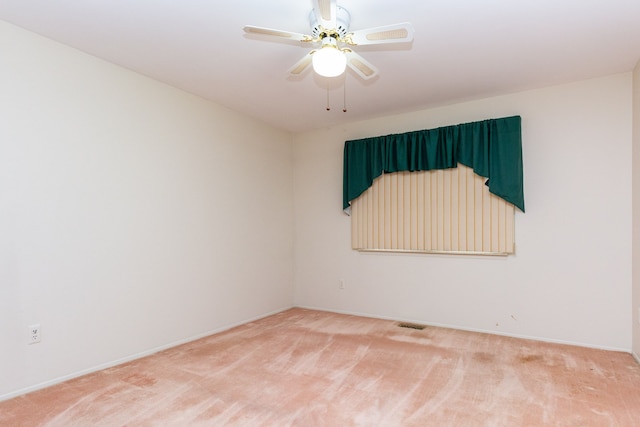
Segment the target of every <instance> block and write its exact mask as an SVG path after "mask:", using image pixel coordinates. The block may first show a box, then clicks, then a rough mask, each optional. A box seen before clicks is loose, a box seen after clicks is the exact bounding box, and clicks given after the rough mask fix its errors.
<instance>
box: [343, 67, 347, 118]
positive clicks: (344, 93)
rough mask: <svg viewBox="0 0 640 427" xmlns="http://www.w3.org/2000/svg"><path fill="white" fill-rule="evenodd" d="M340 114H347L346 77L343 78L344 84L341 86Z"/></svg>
mask: <svg viewBox="0 0 640 427" xmlns="http://www.w3.org/2000/svg"><path fill="white" fill-rule="evenodd" d="M342 112H343V113H346V112H347V76H344V83H343V84H342Z"/></svg>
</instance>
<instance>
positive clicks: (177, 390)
mask: <svg viewBox="0 0 640 427" xmlns="http://www.w3.org/2000/svg"><path fill="white" fill-rule="evenodd" d="M0 425H1V426H64V427H70V426H83V427H84V426H227V425H229V426H252V427H253V426H305V427H307V426H385V427H387V426H438V427H441V426H455V427H461V426H630V427H631V426H640V366H639V365H638V364H637V363H636V362H635V360H633V358H632V356H631V355H629V354H626V353H617V352H609V351H603V350H594V349H587V348H581V347H572V346H566V345H557V344H549V343H542V342H537V341H529V340H521V339H515V338H507V337H501V336H496V335H488V334H479V333H472V332H464V331H459V330H454V329H444V328H435V327H427V328H426V329H424V330H416V329H407V328H401V327H399V326H398V324H397V323H396V322H392V321H386V320H377V319H369V318H361V317H354V316H346V315H340V314H334V313H326V312H319V311H312V310H304V309H291V310H288V311H286V312H283V313H280V314H277V315H274V316H271V317H268V318H265V319H262V320H259V321H256V322H252V323H249V324H246V325H243V326H240V327H237V328H234V329H232V330H229V331H227V332H224V333H221V334H217V335H213V336H211V337H207V338H204V339H201V340H198V341H195V342H192V343H189V344H186V345H183V346H180V347H176V348H173V349H170V350H167V351H164V352H161V353H158V354H156V355H153V356H150V357H147V358H144V359H140V360H137V361H134V362H131V363H127V364H124V365H121V366H117V367H114V368H111V369H107V370H105V371H101V372H97V373H95V374H91V375H87V376H84V377H82V378H78V379H75V380H72V381H68V382H66V383H63V384H59V385H56V386H53V387H50V388H48V389H45V390H41V391H37V392H34V393H30V394H28V395H25V396H20V397H17V398H14V399H11V400H8V401H5V402H0Z"/></svg>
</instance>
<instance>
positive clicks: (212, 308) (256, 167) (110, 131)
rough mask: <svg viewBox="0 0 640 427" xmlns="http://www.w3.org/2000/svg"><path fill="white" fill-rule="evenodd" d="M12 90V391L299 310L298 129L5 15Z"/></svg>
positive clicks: (8, 156)
mask: <svg viewBox="0 0 640 427" xmlns="http://www.w3.org/2000/svg"><path fill="white" fill-rule="evenodd" d="M0 94H1V95H0V123H1V124H0V399H3V398H7V397H10V396H12V395H16V394H19V393H21V392H24V391H27V390H30V389H33V388H37V387H40V386H42V385H46V384H49V383H51V382H55V381H57V380H60V379H62V378H66V377H68V376H73V375H77V374H78V373H82V372H86V371H90V370H92V369H95V368H96V367H101V366H106V365H109V364H112V363H115V362H117V361H121V360H124V359H127V358H131V357H134V356H136V355H138V356H139V355H141V354H145V353H148V352H150V351H153V350H154V349H159V348H163V347H166V346H169V345H171V344H175V343H178V342H182V341H185V340H188V339H190V338H194V337H197V336H201V335H205V334H207V333H210V332H212V331H216V330H219V329H222V328H226V327H229V326H232V325H235V324H237V323H241V322H244V321H247V320H250V319H253V318H256V317H260V316H264V315H266V314H269V313H272V312H275V311H279V310H282V309H285V308H288V307H290V306H291V305H292V295H293V271H292V269H293V264H292V263H293V252H292V251H293V230H292V226H291V224H292V221H293V197H292V193H293V190H292V151H291V150H292V149H291V143H292V137H291V134H289V133H287V132H283V131H279V130H275V129H273V128H271V127H269V126H266V125H264V124H261V123H259V122H256V121H253V120H250V119H248V118H246V117H243V116H241V115H239V114H236V113H234V112H231V111H229V110H226V109H223V108H221V107H219V106H216V105H214V104H211V103H208V102H206V101H204V100H202V99H200V98H197V97H195V96H192V95H189V94H186V93H184V92H181V91H178V90H176V89H174V88H171V87H168V86H166V85H163V84H160V83H158V82H155V81H153V80H150V79H148V78H146V77H143V76H140V75H138V74H135V73H132V72H130V71H127V70H124V69H122V68H119V67H117V66H114V65H110V64H108V63H105V62H102V61H100V60H98V59H96V58H94V57H91V56H88V55H85V54H83V53H80V52H78V51H76V50H73V49H70V48H68V47H64V46H62V45H59V44H56V43H54V42H52V41H50V40H47V39H44V38H41V37H39V36H37V35H35V34H32V33H29V32H26V31H23V30H21V29H18V28H16V27H13V26H11V25H8V24H6V23H2V22H0ZM32 323H40V324H41V326H42V334H43V335H42V342H41V343H40V344H35V345H27V337H28V333H27V326H28V325H30V324H32Z"/></svg>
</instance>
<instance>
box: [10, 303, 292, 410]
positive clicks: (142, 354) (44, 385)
mask: <svg viewBox="0 0 640 427" xmlns="http://www.w3.org/2000/svg"><path fill="white" fill-rule="evenodd" d="M291 308H292V307H285V308H282V309H278V310H275V311H272V312H269V313H265V314H261V315H259V316H255V317H252V318H249V319H246V320H243V321H240V322H235V323H231V324H228V325H224V326H222V327H219V328H216V329H213V330H210V331H207V332H204V333H201V334H198V335H193V336H190V337H188V338H185V339H182V340H178V341H173V342H170V343H168V344H165V345H161V346H159V347H154V348H152V349H149V350H145V351H142V352H139V353H135V354H132V355H129V356H126V357H123V358H120V359H116V360H113V361H110V362H107V363H103V364H100V365H97V366H93V367H91V368H88V369H83V370H81V371H77V372H73V373H71V374H68V375H63V376H61V377H57V378H54V379H51V380H48V381H43V382H41V383H38V384H34V385H31V386H28V387H24V388H21V389H18V390H15V391H12V392H9V393H5V394H2V395H0V402H2V401H3V400H8V399H12V398H14V397H18V396H22V395H23V394H27V393H31V392H33V391H37V390H41V389H43V388H47V387H51V386H53V385H56V384H60V383H63V382H65V381H69V380H72V379H74V378H78V377H82V376H84V375H88V374H91V373H94V372H98V371H102V370H103V369H108V368H113V367H114V366H118V365H122V364H123V363H127V362H131V361H133V360H137V359H141V358H143V357H147V356H151V355H152V354H155V353H159V352H161V351H164V350H167V349H170V348H173V347H177V346H179V345H182V344H187V343H189V342H192V341H196V340H199V339H201V338H205V337H208V336H210V335H214V334H219V333H220V332H224V331H228V330H229V329H233V328H235V327H237V326H241V325H245V324H247V323H251V322H254V321H256V320H260V319H264V318H265V317H269V316H273V315H274V314H278V313H282V312H283V311H286V310H289V309H291Z"/></svg>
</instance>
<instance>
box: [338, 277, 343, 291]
mask: <svg viewBox="0 0 640 427" xmlns="http://www.w3.org/2000/svg"><path fill="white" fill-rule="evenodd" d="M338 287H339V288H340V289H341V290H343V289H344V279H340V280H338Z"/></svg>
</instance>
